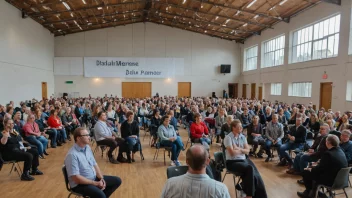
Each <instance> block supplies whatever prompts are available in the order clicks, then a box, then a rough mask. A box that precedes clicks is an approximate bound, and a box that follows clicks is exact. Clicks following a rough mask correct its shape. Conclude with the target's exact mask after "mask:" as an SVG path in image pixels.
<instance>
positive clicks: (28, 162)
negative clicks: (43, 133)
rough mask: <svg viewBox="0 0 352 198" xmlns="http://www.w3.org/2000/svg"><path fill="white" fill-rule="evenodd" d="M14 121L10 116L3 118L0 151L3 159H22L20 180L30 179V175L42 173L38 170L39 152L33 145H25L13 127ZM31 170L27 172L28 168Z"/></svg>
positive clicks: (31, 178) (32, 178)
mask: <svg viewBox="0 0 352 198" xmlns="http://www.w3.org/2000/svg"><path fill="white" fill-rule="evenodd" d="M13 126H14V122H13V120H12V119H11V118H7V119H5V120H4V130H3V131H2V133H1V134H0V151H1V154H2V158H3V159H4V160H5V161H11V160H16V161H24V165H23V173H22V175H21V180H22V181H32V180H34V177H32V176H31V175H43V173H42V172H41V171H40V170H38V166H39V153H38V150H37V149H36V148H35V147H31V146H27V145H26V146H25V145H24V143H23V140H22V138H21V135H20V134H19V133H18V132H17V131H16V130H14V129H13ZM30 169H32V171H31V172H30V173H29V170H30Z"/></svg>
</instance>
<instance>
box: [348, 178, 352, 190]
mask: <svg viewBox="0 0 352 198" xmlns="http://www.w3.org/2000/svg"><path fill="white" fill-rule="evenodd" d="M348 182H349V183H350V187H351V188H352V184H351V179H350V177H348Z"/></svg>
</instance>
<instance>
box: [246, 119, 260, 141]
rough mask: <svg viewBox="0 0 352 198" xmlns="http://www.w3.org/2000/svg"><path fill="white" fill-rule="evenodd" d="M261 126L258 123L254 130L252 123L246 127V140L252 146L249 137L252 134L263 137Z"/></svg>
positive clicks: (251, 139)
mask: <svg viewBox="0 0 352 198" xmlns="http://www.w3.org/2000/svg"><path fill="white" fill-rule="evenodd" d="M263 127H264V125H263V124H260V123H258V126H257V127H256V128H255V127H254V125H253V123H251V124H250V125H248V127H247V138H248V143H249V144H252V142H253V136H252V135H251V134H252V133H255V134H260V135H262V136H263V135H264V134H263Z"/></svg>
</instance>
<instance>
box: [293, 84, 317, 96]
mask: <svg viewBox="0 0 352 198" xmlns="http://www.w3.org/2000/svg"><path fill="white" fill-rule="evenodd" d="M288 95H289V96H297V97H311V96H312V83H311V82H299V83H292V84H290V85H289V87H288Z"/></svg>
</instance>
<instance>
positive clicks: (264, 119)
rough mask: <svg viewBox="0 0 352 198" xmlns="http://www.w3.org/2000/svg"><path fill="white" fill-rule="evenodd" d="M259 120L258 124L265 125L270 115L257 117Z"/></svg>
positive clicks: (270, 117)
mask: <svg viewBox="0 0 352 198" xmlns="http://www.w3.org/2000/svg"><path fill="white" fill-rule="evenodd" d="M259 118H260V123H261V124H264V125H266V122H270V121H271V120H272V119H273V118H272V114H270V115H266V113H264V114H262V115H260V116H259Z"/></svg>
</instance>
